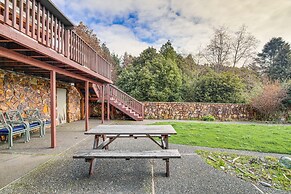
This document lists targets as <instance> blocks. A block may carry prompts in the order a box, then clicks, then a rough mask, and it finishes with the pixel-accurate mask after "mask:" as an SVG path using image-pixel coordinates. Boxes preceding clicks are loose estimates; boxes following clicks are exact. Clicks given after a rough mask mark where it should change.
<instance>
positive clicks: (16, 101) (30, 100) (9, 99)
mask: <svg viewBox="0 0 291 194" xmlns="http://www.w3.org/2000/svg"><path fill="white" fill-rule="evenodd" d="M57 87H59V88H65V89H67V118H68V120H67V121H68V122H72V121H76V120H80V118H81V114H80V99H81V97H80V94H79V92H78V91H77V89H76V88H75V87H73V86H71V85H70V84H67V83H62V82H57ZM35 108H37V109H39V110H40V113H41V115H42V116H43V117H45V118H49V117H50V82H49V80H48V79H44V78H39V77H34V76H28V75H24V74H19V73H14V72H8V71H3V70H1V69H0V111H3V112H5V111H8V110H16V109H17V110H20V111H24V110H27V109H35Z"/></svg>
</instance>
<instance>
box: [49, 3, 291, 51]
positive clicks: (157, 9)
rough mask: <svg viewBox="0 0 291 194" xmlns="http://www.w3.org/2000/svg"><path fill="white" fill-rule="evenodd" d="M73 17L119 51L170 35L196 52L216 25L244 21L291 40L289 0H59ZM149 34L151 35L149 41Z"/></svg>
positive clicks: (262, 35) (262, 33)
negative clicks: (126, 20)
mask: <svg viewBox="0 0 291 194" xmlns="http://www.w3.org/2000/svg"><path fill="white" fill-rule="evenodd" d="M54 2H55V3H56V4H57V6H60V8H61V9H62V10H63V11H64V12H65V13H66V14H67V15H68V16H69V17H70V18H72V19H73V20H74V21H77V20H79V21H84V22H85V23H87V25H89V26H90V27H91V28H94V30H95V32H96V33H97V36H98V37H99V38H100V39H101V40H102V41H104V42H106V43H107V45H108V47H109V48H110V49H111V50H114V51H115V52H116V53H118V54H120V55H121V54H123V53H124V52H125V51H127V52H129V53H132V54H134V55H138V54H139V53H140V52H141V51H142V50H143V49H144V48H146V47H147V46H155V47H159V46H161V45H162V44H164V43H165V42H166V41H167V40H168V39H170V40H171V41H172V42H173V45H174V46H175V47H176V48H177V50H178V51H180V52H185V53H195V52H197V49H198V48H199V47H200V46H201V45H205V44H207V42H208V41H209V37H210V36H211V34H212V29H213V27H218V26H220V25H226V26H228V27H229V29H231V30H236V29H238V27H239V26H241V25H242V24H245V25H247V26H248V30H249V31H250V32H251V33H252V34H253V35H254V36H256V37H257V38H258V39H259V40H260V42H261V45H260V48H259V50H260V49H261V48H262V46H263V45H264V44H265V43H266V42H267V41H268V40H269V39H271V38H272V37H275V36H276V37H277V36H281V37H283V39H285V40H287V41H289V42H291V36H290V32H291V25H288V23H289V19H290V18H291V12H290V10H291V1H289V0H277V1H274V0H244V1H241V0H207V1H205V0H147V1H144V0H123V1H120V0H106V1H104V0H83V1H82V3H80V1H79V0H60V1H59V0H58V1H57V0H54ZM129 13H135V14H136V15H137V18H135V19H136V20H134V21H132V22H133V23H130V24H128V25H129V26H122V25H112V21H113V20H114V19H116V18H117V17H125V18H126V17H127V16H128V14H129ZM145 40H150V41H148V42H146V41H145Z"/></svg>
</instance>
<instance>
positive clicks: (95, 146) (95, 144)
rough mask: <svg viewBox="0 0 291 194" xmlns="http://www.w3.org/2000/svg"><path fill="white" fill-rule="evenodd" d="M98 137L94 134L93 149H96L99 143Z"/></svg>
mask: <svg viewBox="0 0 291 194" xmlns="http://www.w3.org/2000/svg"><path fill="white" fill-rule="evenodd" d="M99 138H100V136H99V135H95V137H94V142H93V149H97V147H98V144H99Z"/></svg>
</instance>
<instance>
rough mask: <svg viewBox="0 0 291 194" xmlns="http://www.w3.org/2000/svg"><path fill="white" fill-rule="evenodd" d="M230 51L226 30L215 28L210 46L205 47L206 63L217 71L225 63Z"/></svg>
mask: <svg viewBox="0 0 291 194" xmlns="http://www.w3.org/2000/svg"><path fill="white" fill-rule="evenodd" d="M230 49H231V45H230V35H229V33H228V31H227V29H226V28H225V27H220V28H216V29H214V35H213V38H212V39H211V40H210V44H208V45H207V47H206V50H205V52H204V57H205V59H206V60H207V62H208V63H210V64H212V65H215V67H217V69H219V68H220V67H221V66H223V65H225V64H226V63H227V61H228V59H229V54H230Z"/></svg>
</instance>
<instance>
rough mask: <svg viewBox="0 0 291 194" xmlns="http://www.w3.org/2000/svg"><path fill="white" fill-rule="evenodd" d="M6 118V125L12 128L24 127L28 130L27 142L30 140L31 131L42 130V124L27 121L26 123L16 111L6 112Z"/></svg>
mask: <svg viewBox="0 0 291 194" xmlns="http://www.w3.org/2000/svg"><path fill="white" fill-rule="evenodd" d="M5 115H6V118H7V123H8V124H9V125H11V126H12V127H15V126H19V125H24V126H26V127H27V130H28V141H29V140H30V132H31V131H32V130H33V129H37V128H39V130H40V131H41V130H42V126H43V125H42V123H41V122H32V123H29V121H26V120H24V119H23V117H22V116H21V114H20V112H19V111H18V110H10V111H8V112H6V114H5Z"/></svg>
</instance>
